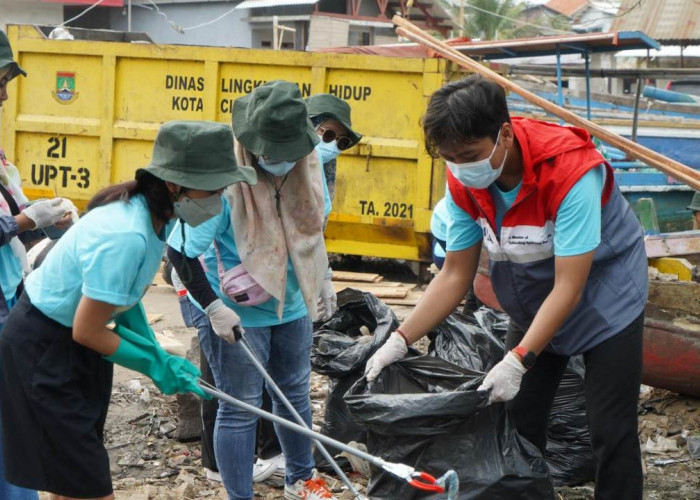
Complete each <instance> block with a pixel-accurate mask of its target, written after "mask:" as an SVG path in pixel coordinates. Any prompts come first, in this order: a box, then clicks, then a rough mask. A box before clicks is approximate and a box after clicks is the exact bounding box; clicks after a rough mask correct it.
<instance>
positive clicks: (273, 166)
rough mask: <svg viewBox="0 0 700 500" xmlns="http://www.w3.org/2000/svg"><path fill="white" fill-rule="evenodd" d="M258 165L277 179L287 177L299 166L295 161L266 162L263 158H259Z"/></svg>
mask: <svg viewBox="0 0 700 500" xmlns="http://www.w3.org/2000/svg"><path fill="white" fill-rule="evenodd" d="M258 163H259V164H260V168H262V169H263V170H265V171H266V172H268V173H270V174H272V175H274V176H277V177H282V176H283V175H287V174H288V173H289V171H290V170H292V169H293V168H294V165H296V164H297V162H295V161H283V160H269V159H268V160H265V158H263V157H262V156H259V157H258Z"/></svg>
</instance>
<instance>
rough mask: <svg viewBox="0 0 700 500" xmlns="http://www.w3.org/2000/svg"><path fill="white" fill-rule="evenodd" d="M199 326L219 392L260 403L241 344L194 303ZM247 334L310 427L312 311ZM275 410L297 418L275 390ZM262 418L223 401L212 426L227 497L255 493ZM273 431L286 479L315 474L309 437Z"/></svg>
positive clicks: (242, 499) (257, 377) (241, 499)
mask: <svg viewBox="0 0 700 500" xmlns="http://www.w3.org/2000/svg"><path fill="white" fill-rule="evenodd" d="M190 313H191V314H192V320H193V323H194V325H195V326H196V327H197V331H198V335H199V344H200V346H201V348H202V352H203V353H204V355H205V356H206V357H207V361H208V362H209V365H210V366H211V370H212V373H213V375H214V380H215V382H216V386H217V388H218V389H220V390H221V391H223V392H225V393H227V394H229V395H231V396H233V397H234V398H236V399H238V400H240V401H244V402H246V403H248V404H250V405H253V406H256V407H258V408H260V405H261V403H262V391H263V384H264V382H265V381H264V379H263V377H262V375H261V374H260V372H258V370H257V369H256V368H255V366H254V365H253V363H252V362H251V361H250V359H249V357H248V355H247V354H246V352H245V351H244V350H243V349H242V346H241V345H239V344H236V343H234V344H228V343H226V342H225V341H223V340H222V339H221V338H220V337H218V336H217V335H216V334H215V333H214V331H213V330H212V328H211V324H210V323H209V319H208V318H207V317H206V315H205V314H204V313H203V312H202V311H200V310H199V309H198V308H196V307H195V306H194V305H192V304H190ZM245 337H246V339H247V340H248V343H249V344H250V345H251V346H252V348H253V351H254V352H255V354H256V355H257V357H258V359H260V361H261V362H262V364H263V366H265V367H266V368H267V371H268V373H269V374H270V375H271V376H272V379H273V380H274V381H275V382H276V384H277V385H278V386H279V387H280V389H281V390H282V392H283V393H284V395H285V396H286V397H287V399H289V401H290V402H291V403H292V406H293V407H294V408H295V409H296V411H297V412H298V413H299V414H300V415H301V416H302V418H303V419H304V421H305V422H306V423H307V424H308V426H309V427H311V400H310V398H309V384H310V379H311V360H310V356H311V344H312V340H313V325H312V323H311V319H310V318H309V316H308V315H307V316H304V317H303V318H301V319H298V320H295V321H290V322H288V323H284V324H281V325H275V326H269V327H256V328H253V327H249V328H246V329H245ZM268 392H270V395H271V396H272V411H273V413H274V414H275V415H278V416H280V417H282V418H285V419H287V420H290V421H293V422H294V421H295V420H294V417H292V416H291V415H290V413H289V411H288V410H287V409H286V407H285V406H284V404H283V403H282V401H280V400H279V398H278V397H277V396H276V395H274V393H273V392H272V391H268ZM257 422H258V417H257V416H256V415H252V414H250V413H248V412H246V411H243V410H239V409H238V408H236V407H234V406H232V405H230V404H228V403H225V402H223V401H219V411H218V412H217V415H216V427H215V429H214V449H215V453H216V463H217V465H218V467H219V472H220V473H221V477H222V479H223V481H224V486H225V487H226V491H227V492H228V495H229V498H231V499H235V500H249V499H252V498H253V460H254V456H255V431H256V427H257ZM275 431H276V432H277V435H278V436H279V439H280V444H281V445H282V452H283V453H284V456H285V459H286V464H287V465H286V466H287V470H286V483H287V484H292V483H294V482H296V481H297V480H299V479H308V478H310V477H311V475H312V473H313V468H314V460H313V456H312V453H311V442H310V441H309V439H308V438H306V437H304V436H302V435H301V434H298V433H296V432H294V431H291V430H288V429H286V428H284V427H282V426H278V425H277V424H275Z"/></svg>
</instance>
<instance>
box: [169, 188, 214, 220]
mask: <svg viewBox="0 0 700 500" xmlns="http://www.w3.org/2000/svg"><path fill="white" fill-rule="evenodd" d="M173 206H174V208H175V216H176V217H177V218H178V219H182V220H183V221H185V222H186V223H187V224H188V225H189V226H192V227H196V226H199V225H200V224H202V223H203V222H206V221H208V220H209V219H211V218H212V217H215V216H217V215H219V214H220V213H221V207H222V204H221V195H219V194H213V195H211V196H207V197H206V198H197V199H193V198H190V197H188V196H182V197H181V198H180V199H179V200H178V201H176V202H175V203H173Z"/></svg>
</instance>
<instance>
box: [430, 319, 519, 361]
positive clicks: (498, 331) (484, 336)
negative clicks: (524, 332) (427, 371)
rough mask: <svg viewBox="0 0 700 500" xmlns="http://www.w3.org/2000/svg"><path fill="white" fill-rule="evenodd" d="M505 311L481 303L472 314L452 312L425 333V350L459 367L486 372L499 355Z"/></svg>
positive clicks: (500, 355)
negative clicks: (427, 340) (479, 307)
mask: <svg viewBox="0 0 700 500" xmlns="http://www.w3.org/2000/svg"><path fill="white" fill-rule="evenodd" d="M507 331H508V315H507V314H504V313H499V312H497V311H494V310H493V309H489V308H486V307H482V308H481V309H479V310H478V311H476V312H474V314H473V315H464V314H460V313H454V314H451V315H450V316H448V317H447V318H446V319H445V320H444V321H443V322H442V323H440V324H439V325H438V326H436V327H435V328H434V329H433V330H432V331H431V332H430V333H429V334H428V338H429V339H430V345H429V346H428V352H429V353H430V354H431V355H433V356H437V357H438V358H441V359H444V360H446V361H450V362H452V363H454V364H456V365H458V366H461V367H462V368H467V369H470V370H478V371H481V372H484V373H486V372H488V371H489V370H490V369H491V368H493V366H494V365H495V364H496V363H498V362H499V361H500V360H502V359H503V352H504V349H505V344H504V339H505V336H506V332H507Z"/></svg>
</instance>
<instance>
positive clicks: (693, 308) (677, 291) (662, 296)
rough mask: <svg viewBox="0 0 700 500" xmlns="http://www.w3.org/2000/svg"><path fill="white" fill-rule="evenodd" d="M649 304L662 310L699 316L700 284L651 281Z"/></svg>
mask: <svg viewBox="0 0 700 500" xmlns="http://www.w3.org/2000/svg"><path fill="white" fill-rule="evenodd" d="M649 304H652V305H653V306H656V307H658V308H661V309H664V310H671V311H674V312H677V313H684V314H692V315H694V316H700V283H695V282H688V281H669V282H666V281H656V280H651V281H649Z"/></svg>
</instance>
